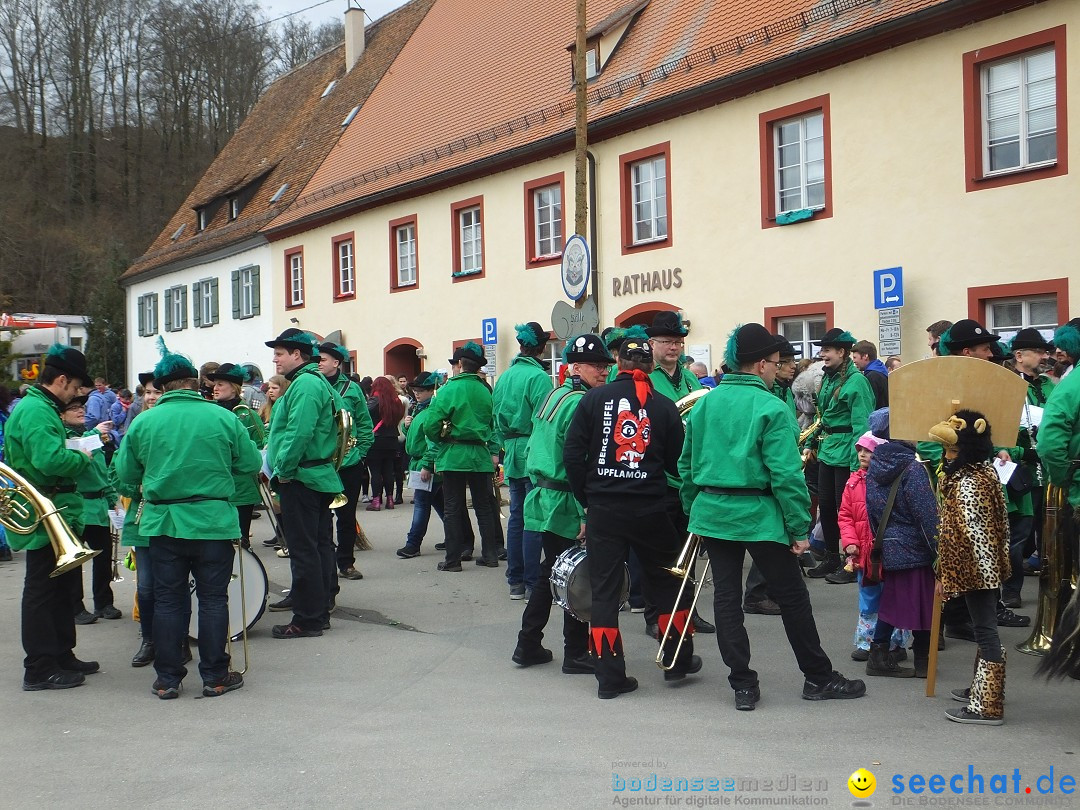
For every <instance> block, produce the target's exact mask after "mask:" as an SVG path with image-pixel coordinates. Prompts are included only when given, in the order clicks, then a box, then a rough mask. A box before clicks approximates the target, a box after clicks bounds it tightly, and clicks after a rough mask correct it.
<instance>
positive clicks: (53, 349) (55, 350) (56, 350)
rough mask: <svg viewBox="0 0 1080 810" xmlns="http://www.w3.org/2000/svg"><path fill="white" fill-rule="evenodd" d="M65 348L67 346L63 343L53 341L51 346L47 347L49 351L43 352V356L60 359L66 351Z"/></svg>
mask: <svg viewBox="0 0 1080 810" xmlns="http://www.w3.org/2000/svg"><path fill="white" fill-rule="evenodd" d="M67 348H68V347H67V346H65V345H64V344H63V343H54V344H53V345H52V346H50V347H49V351H48V352H46V353H45V356H46V357H59V358H61V359H62V358H63V357H64V352H65V351H67Z"/></svg>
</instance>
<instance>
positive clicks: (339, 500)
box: [330, 408, 356, 509]
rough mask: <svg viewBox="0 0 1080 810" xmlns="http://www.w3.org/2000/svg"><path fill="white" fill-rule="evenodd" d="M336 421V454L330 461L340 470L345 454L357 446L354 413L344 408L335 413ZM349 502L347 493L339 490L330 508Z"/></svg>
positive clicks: (337, 507)
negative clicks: (354, 431)
mask: <svg viewBox="0 0 1080 810" xmlns="http://www.w3.org/2000/svg"><path fill="white" fill-rule="evenodd" d="M334 422H335V424H336V425H337V447H335V448H334V455H333V456H331V457H330V463H331V464H333V465H334V469H335V470H340V469H341V465H342V463H343V462H344V461H345V456H347V455H349V451H350V450H352V449H353V447H355V446H356V437H355V436H353V435H352V424H353V420H352V414H351V413H349V410H348V409H347V408H342V409H341V410H339V411H338V412H337V413H336V414H334ZM348 502H349V501H348V499H347V498H346V497H345V493H344V492H339V493H338V494H337V495H335V496H334V499H333V501H331V503H330V508H331V509H340V508H341V507H343V506H344V505H345V504H347V503H348Z"/></svg>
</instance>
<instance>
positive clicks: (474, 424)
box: [424, 374, 499, 473]
mask: <svg viewBox="0 0 1080 810" xmlns="http://www.w3.org/2000/svg"><path fill="white" fill-rule="evenodd" d="M428 411H430V413H429V414H428V418H427V419H426V420H425V421H424V433H425V434H426V435H427V437H428V438H429V439H431V441H433V442H435V444H436V451H435V469H436V470H438V471H439V472H442V473H445V472H489V473H493V472H495V465H494V464H492V463H491V457H492V456H495V455H498V453H499V447H498V445H497V444H496V443H495V442H494V441H493V439H492V437H493V432H494V431H493V430H492V427H491V389H490V388H488V385H487V383H486V382H484V381H483V380H482V379H480V377H479V376H478V375H476V374H458V375H457V376H456V377H451V378H450V379H449V380H447V381H446V385H444V386H443V387H442V388H440V389H439V393H438V394H436V395H435V396H434V397H433V398H432V400H431V405H429V406H428ZM444 422H446V423H448V427H447V434H446V435H445V436H444V435H442V434H443V427H444V425H443V423H444Z"/></svg>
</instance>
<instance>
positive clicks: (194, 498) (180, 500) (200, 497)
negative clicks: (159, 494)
mask: <svg viewBox="0 0 1080 810" xmlns="http://www.w3.org/2000/svg"><path fill="white" fill-rule="evenodd" d="M228 500H229V499H228V498H214V497H211V496H210V495H192V496H190V497H187V498H168V499H166V500H163V501H152V500H149V499H148V500H147V501H146V502H147V503H152V504H153V505H154V506H173V505H174V504H178V503H198V502H199V501H228Z"/></svg>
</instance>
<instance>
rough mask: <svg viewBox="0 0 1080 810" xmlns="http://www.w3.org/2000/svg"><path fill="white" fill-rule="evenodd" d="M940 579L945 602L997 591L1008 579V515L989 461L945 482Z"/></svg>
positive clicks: (960, 471)
mask: <svg viewBox="0 0 1080 810" xmlns="http://www.w3.org/2000/svg"><path fill="white" fill-rule="evenodd" d="M941 501H942V506H941V529H940V533H939V535H938V553H939V555H940V560H939V563H938V578H939V579H940V580H941V586H942V590H943V591H944V592H945V595H946V597H948V598H952V597H954V596H957V595H959V594H962V593H967V592H968V591H978V590H987V589H989V588H997V587H999V586H1000V585H1001V583H1002V582H1004V581H1005V580H1006V579H1008V577H1009V573H1010V571H1011V569H1010V566H1009V512H1008V508H1007V507H1006V505H1005V496H1004V495H1003V494H1002V492H1001V482H1000V481H999V480H998V477H997V473H996V472H994V468H993V465H992V464H991V463H990V462H989V461H985V462H980V463H978V464H967V465H964V466H963V467H961V468H960V469H958V470H955V471H953V472H951V473H948V474H946V475H945V477H944V479H943V480H942V482H941Z"/></svg>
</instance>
